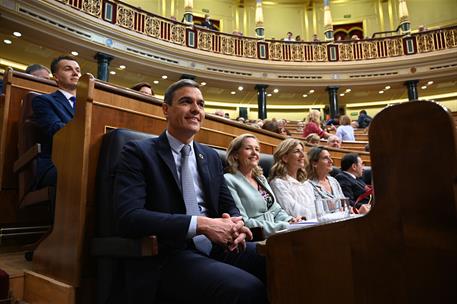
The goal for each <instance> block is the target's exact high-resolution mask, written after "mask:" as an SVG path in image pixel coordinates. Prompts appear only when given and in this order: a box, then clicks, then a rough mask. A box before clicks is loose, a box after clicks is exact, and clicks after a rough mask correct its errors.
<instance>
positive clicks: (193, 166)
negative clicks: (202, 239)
mask: <svg viewBox="0 0 457 304" xmlns="http://www.w3.org/2000/svg"><path fill="white" fill-rule="evenodd" d="M166 135H167V138H168V142H169V143H170V147H171V152H172V154H173V158H174V160H175V165H176V170H177V171H178V172H177V173H178V179H179V180H180V181H181V149H182V147H183V146H184V145H185V144H183V143H182V142H181V141H179V140H178V139H177V138H175V137H173V135H171V134H170V133H168V130H167V131H166ZM189 145H190V148H191V150H190V152H191V153H190V154H189V168H190V171H191V172H192V179H193V180H194V188H195V195H196V196H197V202H198V205H199V206H200V208H201V212H202V213H203V214H206V208H205V206H204V199H203V198H204V195H203V186H202V181H201V179H200V175H199V174H198V169H197V159H196V158H195V151H194V141H191V142H190V143H189ZM196 234H197V216H192V219H191V221H190V224H189V230H188V231H187V238H189V239H190V238H192V237H194V236H195V235H196Z"/></svg>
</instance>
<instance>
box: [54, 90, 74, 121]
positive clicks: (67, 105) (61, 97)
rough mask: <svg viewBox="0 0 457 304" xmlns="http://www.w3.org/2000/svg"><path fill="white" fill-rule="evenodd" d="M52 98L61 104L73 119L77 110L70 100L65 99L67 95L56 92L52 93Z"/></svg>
mask: <svg viewBox="0 0 457 304" xmlns="http://www.w3.org/2000/svg"><path fill="white" fill-rule="evenodd" d="M52 95H53V96H52V97H53V98H54V99H55V100H57V102H58V103H59V105H60V106H61V107H63V108H65V110H66V111H67V112H68V114H69V115H70V116H71V117H73V116H74V115H75V109H74V108H73V107H72V106H71V105H70V102H69V101H68V99H67V98H66V97H65V95H63V94H62V92H60V91H55V92H54V93H52Z"/></svg>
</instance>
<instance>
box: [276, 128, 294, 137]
mask: <svg viewBox="0 0 457 304" xmlns="http://www.w3.org/2000/svg"><path fill="white" fill-rule="evenodd" d="M278 133H279V134H281V135H284V136H292V134H291V133H290V131H289V130H287V129H286V128H285V127H282V128H280V129H279V132H278Z"/></svg>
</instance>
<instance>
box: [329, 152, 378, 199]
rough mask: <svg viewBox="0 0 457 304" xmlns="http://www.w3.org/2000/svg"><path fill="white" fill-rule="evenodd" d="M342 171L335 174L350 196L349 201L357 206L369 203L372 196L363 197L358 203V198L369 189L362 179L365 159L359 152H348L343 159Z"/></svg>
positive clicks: (345, 192) (347, 195)
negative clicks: (363, 159)
mask: <svg viewBox="0 0 457 304" xmlns="http://www.w3.org/2000/svg"><path fill="white" fill-rule="evenodd" d="M341 170H342V172H341V173H339V174H338V175H336V176H335V178H336V179H337V180H338V182H339V183H340V186H341V189H342V190H343V193H344V195H345V196H346V197H347V198H349V203H350V205H351V206H353V207H355V208H360V207H361V206H362V205H364V204H367V203H368V202H369V200H370V197H369V196H367V197H366V198H364V199H362V200H361V201H359V202H358V203H357V204H356V201H357V198H358V197H359V196H361V195H362V194H364V193H365V192H366V191H368V190H369V187H368V186H367V185H366V184H365V182H364V181H363V180H362V178H361V177H362V175H363V161H362V159H361V158H360V156H359V155H358V154H357V153H348V154H346V155H344V156H343V158H342V159H341Z"/></svg>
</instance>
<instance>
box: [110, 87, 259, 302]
mask: <svg viewBox="0 0 457 304" xmlns="http://www.w3.org/2000/svg"><path fill="white" fill-rule="evenodd" d="M163 113H164V115H165V117H166V118H167V130H166V131H165V132H163V133H162V134H161V135H160V136H159V137H157V138H153V139H146V140H142V141H134V142H130V143H127V144H126V145H125V146H124V149H123V151H122V153H121V157H120V160H119V163H118V167H117V170H116V176H115V184H114V189H115V193H114V197H115V199H114V200H115V201H114V204H115V208H116V217H117V221H118V229H119V233H120V234H122V235H123V236H127V237H133V238H138V237H145V236H148V235H156V236H157V238H158V241H159V255H158V256H157V257H153V258H150V260H149V261H147V260H145V261H144V263H145V264H146V263H149V265H153V266H151V269H154V271H153V272H152V271H145V270H144V268H143V267H141V266H139V267H138V271H136V273H135V274H131V275H130V276H129V278H133V280H135V282H127V283H126V284H129V283H130V286H132V285H133V286H135V288H136V287H137V286H143V287H144V288H146V289H148V290H147V292H144V290H143V291H142V290H139V289H138V288H136V290H135V291H133V292H132V291H131V290H130V291H127V293H128V294H130V295H132V294H133V297H132V296H131V297H130V298H129V299H125V300H124V302H135V303H150V302H149V301H151V300H153V299H154V297H153V298H152V299H151V296H154V295H156V296H157V297H158V298H160V299H165V301H166V302H167V303H168V302H173V303H174V302H179V303H181V302H182V303H190V302H192V303H194V302H195V303H265V302H266V291H265V286H264V281H265V260H264V258H263V257H261V256H259V255H257V254H256V252H255V246H254V244H253V243H246V240H249V239H251V238H252V233H251V231H250V230H249V229H248V228H247V227H245V226H244V223H243V221H242V219H241V217H240V213H239V210H238V209H237V208H236V205H235V203H234V201H233V198H232V197H231V195H230V192H229V190H228V188H227V185H226V184H225V181H224V176H223V170H222V163H221V160H220V158H219V156H218V154H217V153H216V151H214V150H213V149H211V148H208V147H206V146H204V145H202V144H199V143H197V142H196V141H194V140H193V139H194V136H195V134H197V132H198V131H199V130H200V126H201V123H202V122H203V120H204V117H205V112H204V100H203V97H202V94H201V92H200V89H199V85H198V84H197V83H196V82H194V81H192V80H189V79H182V80H180V81H178V82H176V83H174V84H172V85H171V86H170V87H169V88H168V89H167V91H166V92H165V96H164V103H163ZM185 148H187V149H190V150H191V151H190V154H188V156H187V154H182V153H183V150H185ZM187 153H188V152H187ZM189 171H190V172H189ZM189 178H190V179H191V182H190V184H191V186H190V187H189V183H188V182H185V181H189ZM186 185H187V186H186ZM189 191H190V192H189ZM189 193H191V195H190V194H189ZM189 197H191V198H192V200H193V204H190V203H189ZM192 206H194V207H195V208H197V209H196V210H197V211H196V212H191V211H190V210H191V209H192V208H193V207H192ZM202 244H203V245H202ZM130 270H132V269H130ZM137 282H138V283H137ZM124 285H125V284H124ZM121 288H126V287H125V286H123V287H121Z"/></svg>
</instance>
